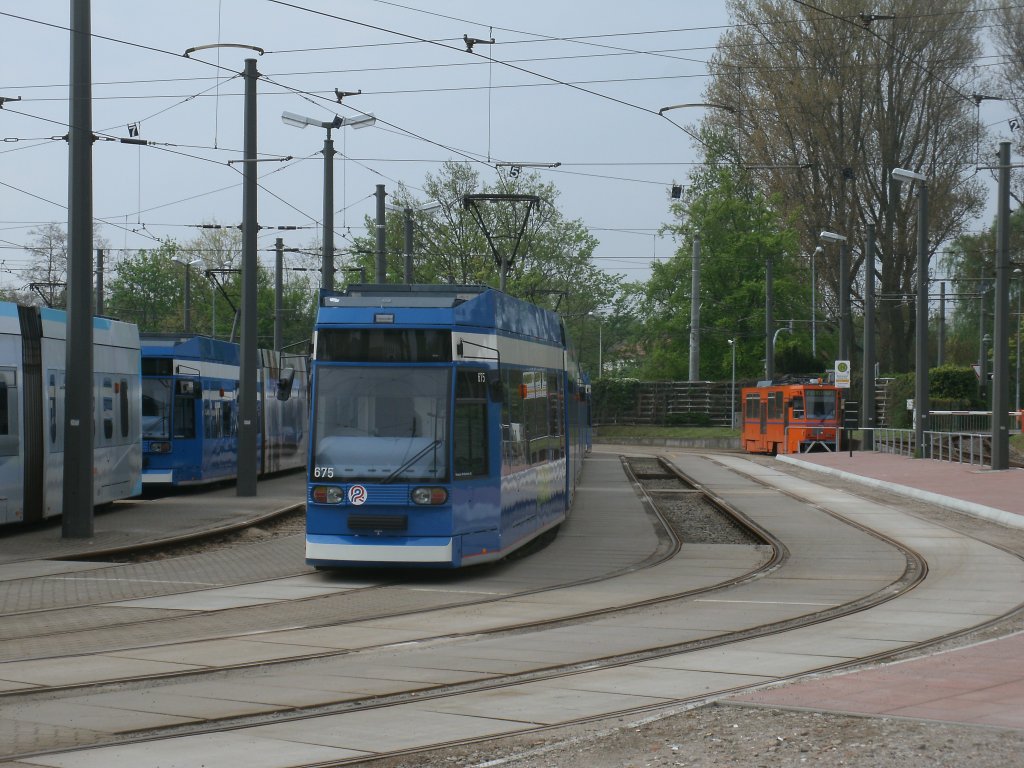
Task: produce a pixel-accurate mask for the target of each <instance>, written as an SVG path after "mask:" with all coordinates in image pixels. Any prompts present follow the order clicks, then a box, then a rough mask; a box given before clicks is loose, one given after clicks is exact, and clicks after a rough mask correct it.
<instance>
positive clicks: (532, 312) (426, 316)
mask: <svg viewBox="0 0 1024 768" xmlns="http://www.w3.org/2000/svg"><path fill="white" fill-rule="evenodd" d="M320 306H321V314H320V317H318V319H317V322H318V324H319V325H336V324H345V325H374V324H375V316H376V315H379V314H380V313H381V311H382V310H383V311H385V312H392V311H394V312H396V314H395V317H394V322H395V325H401V326H405V327H408V326H410V325H412V326H415V325H429V326H433V327H438V326H475V327H479V328H486V329H494V330H499V331H506V332H509V333H515V334H520V335H523V336H530V337H533V338H537V339H545V340H548V341H553V342H557V343H558V344H563V343H564V338H563V335H562V327H561V320H560V319H559V317H558V315H557V314H556V313H555V312H552V311H551V310H547V309H543V308H541V307H538V306H536V305H534V304H531V303H529V302H527V301H523V300H521V299H517V298H515V297H513V296H509V295H508V294H505V293H502V292H501V291H498V290H495V289H494V288H490V287H488V286H486V285H445V284H441V285H415V284H414V285H391V284H386V283H385V284H376V283H369V284H356V285H351V286H349V287H348V289H347V290H346V291H345V292H344V293H331V292H327V291H325V292H322V293H321V297H320ZM336 310H343V311H344V313H338V312H336Z"/></svg>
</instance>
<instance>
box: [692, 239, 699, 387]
mask: <svg viewBox="0 0 1024 768" xmlns="http://www.w3.org/2000/svg"><path fill="white" fill-rule="evenodd" d="M690 381H700V235H699V234H696V235H694V236H693V265H692V269H691V270H690Z"/></svg>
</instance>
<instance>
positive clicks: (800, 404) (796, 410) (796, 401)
mask: <svg viewBox="0 0 1024 768" xmlns="http://www.w3.org/2000/svg"><path fill="white" fill-rule="evenodd" d="M803 417H804V399H803V398H802V397H794V398H793V418H794V419H802V418H803Z"/></svg>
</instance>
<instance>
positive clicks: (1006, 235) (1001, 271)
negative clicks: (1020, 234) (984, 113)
mask: <svg viewBox="0 0 1024 768" xmlns="http://www.w3.org/2000/svg"><path fill="white" fill-rule="evenodd" d="M1009 316H1010V142H1008V141H1001V142H999V200H998V202H997V208H996V317H995V327H994V328H993V331H994V332H993V334H992V336H993V339H992V345H993V346H992V358H993V366H992V469H1007V468H1008V467H1009V466H1010V465H1009V452H1010V433H1009V430H1008V425H1007V421H1008V420H1009V413H1008V411H1009V410H1010V350H1009V346H1010V324H1009Z"/></svg>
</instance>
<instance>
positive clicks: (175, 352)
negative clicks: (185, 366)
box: [142, 333, 239, 365]
mask: <svg viewBox="0 0 1024 768" xmlns="http://www.w3.org/2000/svg"><path fill="white" fill-rule="evenodd" d="M142 354H143V356H147V355H148V356H150V357H175V358H181V359H183V360H210V361H213V362H219V363H230V364H234V365H238V361H239V346H238V344H236V343H235V342H232V341H224V340H223V339H214V338H211V337H209V336H181V335H177V334H171V335H168V334H149V333H147V334H144V335H143V336H142Z"/></svg>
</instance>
